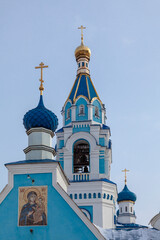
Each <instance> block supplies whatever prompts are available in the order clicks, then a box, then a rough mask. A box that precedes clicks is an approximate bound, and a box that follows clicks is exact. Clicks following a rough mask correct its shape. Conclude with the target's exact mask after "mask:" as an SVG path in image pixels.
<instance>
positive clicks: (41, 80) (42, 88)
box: [35, 62, 48, 95]
mask: <svg viewBox="0 0 160 240" xmlns="http://www.w3.org/2000/svg"><path fill="white" fill-rule="evenodd" d="M38 68H40V69H41V79H39V81H40V82H41V85H40V87H39V90H40V93H41V95H42V94H43V90H44V87H43V82H44V81H43V68H48V66H44V63H43V62H41V63H40V64H39V66H38V67H35V69H38Z"/></svg>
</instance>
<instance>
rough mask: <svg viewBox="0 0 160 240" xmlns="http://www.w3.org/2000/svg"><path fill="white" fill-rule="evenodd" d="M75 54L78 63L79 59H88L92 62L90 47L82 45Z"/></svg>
mask: <svg viewBox="0 0 160 240" xmlns="http://www.w3.org/2000/svg"><path fill="white" fill-rule="evenodd" d="M74 54H75V58H76V61H78V59H79V58H87V59H88V60H90V56H91V50H90V49H89V47H87V46H84V45H83V44H82V43H81V45H80V46H79V47H77V48H76V50H75V53H74Z"/></svg>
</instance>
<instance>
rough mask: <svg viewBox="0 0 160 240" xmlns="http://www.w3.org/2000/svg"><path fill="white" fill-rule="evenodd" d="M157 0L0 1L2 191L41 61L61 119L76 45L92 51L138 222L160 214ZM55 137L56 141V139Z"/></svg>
mask: <svg viewBox="0 0 160 240" xmlns="http://www.w3.org/2000/svg"><path fill="white" fill-rule="evenodd" d="M159 12H160V1H159V0H152V1H151V0H130V1H128V0H113V1H110V0H99V1H97V0H85V1H84V0H81V1H75V0H59V1H55V0H45V1H44V0H43V1H42V0H34V1H33V0H28V1H26V0H15V1H12V0H0V32H1V34H0V36H1V37H0V79H1V80H0V88H1V94H0V109H1V114H0V116H1V117H0V133H1V140H0V149H1V151H0V153H1V155H0V176H1V181H0V189H1V190H2V189H3V187H4V186H5V185H6V184H7V181H8V180H7V170H6V168H5V167H4V163H7V162H11V161H18V160H23V159H25V155H24V153H23V149H24V148H25V147H27V140H28V139H27V135H26V133H25V129H24V127H23V123H22V119H23V116H24V114H25V113H26V111H28V110H30V109H32V108H34V107H36V105H37V104H38V101H39V90H38V88H39V78H40V71H39V70H35V68H34V67H35V66H38V65H39V63H40V62H41V61H43V62H44V63H45V64H47V65H49V68H48V69H45V70H44V80H45V83H44V87H45V91H44V103H45V106H46V107H47V108H49V109H50V110H52V111H53V112H54V113H55V114H56V115H57V117H58V119H59V128H60V127H62V117H61V113H60V111H61V109H62V106H63V104H64V102H65V100H66V98H67V97H68V94H69V91H70V89H71V87H72V85H73V83H74V80H75V77H76V69H77V65H76V61H75V57H74V50H75V48H76V47H77V46H78V45H80V30H78V29H77V27H79V26H80V25H84V26H85V27H87V29H86V30H84V43H85V44H86V45H87V46H88V47H90V49H91V61H90V72H91V78H92V80H93V83H94V85H95V87H96V90H97V92H98V94H99V96H100V98H101V100H102V102H103V103H104V104H105V105H106V109H107V118H108V119H107V125H109V126H110V128H111V133H112V136H111V139H112V146H113V149H112V154H113V164H112V169H111V180H112V181H115V182H116V183H117V186H118V191H120V190H122V188H123V185H124V174H123V173H122V172H121V170H122V169H124V168H127V169H129V170H130V173H129V174H128V187H129V189H130V190H131V191H134V192H135V193H136V194H137V202H136V206H135V210H136V215H137V223H140V224H144V225H147V224H148V222H149V221H150V219H151V218H152V217H153V216H154V215H155V214H156V213H158V212H159V210H160V209H159V205H160V191H159V190H158V187H157V184H158V183H159V173H160V107H159V103H160V14H159ZM54 142H55V140H54Z"/></svg>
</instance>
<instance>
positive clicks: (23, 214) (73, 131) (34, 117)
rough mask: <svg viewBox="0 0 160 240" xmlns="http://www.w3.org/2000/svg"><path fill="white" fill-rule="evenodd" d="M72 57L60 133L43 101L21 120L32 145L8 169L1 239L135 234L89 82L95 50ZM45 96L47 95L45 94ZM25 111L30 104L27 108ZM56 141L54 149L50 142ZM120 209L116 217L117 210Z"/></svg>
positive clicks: (131, 199)
mask: <svg viewBox="0 0 160 240" xmlns="http://www.w3.org/2000/svg"><path fill="white" fill-rule="evenodd" d="M80 29H81V45H80V46H78V47H77V48H76V50H75V58H76V62H77V73H76V79H75V81H74V83H73V86H72V88H71V91H70V93H69V94H68V98H67V99H64V105H63V107H62V111H61V113H62V118H63V126H61V127H59V128H58V119H57V117H56V115H55V113H53V112H52V111H51V110H48V109H47V108H46V107H45V105H47V103H45V101H44V99H43V90H44V85H43V82H44V80H43V70H44V68H47V67H48V66H45V65H44V64H43V63H40V64H39V66H38V67H36V69H40V70H41V79H40V81H41V84H40V88H39V90H40V99H39V103H38V105H37V107H36V108H33V109H32V110H29V111H28V112H27V113H26V114H25V115H24V118H23V124H24V127H25V130H26V134H27V137H28V146H26V148H25V149H24V153H25V160H23V161H16V162H10V163H6V164H5V166H6V168H7V169H8V184H7V185H6V187H5V188H4V189H3V191H2V192H1V193H0V216H1V220H0V221H1V226H3V228H2V227H1V228H0V239H1V240H5V239H12V240H17V239H21V238H23V237H25V239H26V240H27V239H39V240H41V239H55V240H61V239H66V240H69V239H76V240H83V239H88V240H90V239H92V240H94V239H98V240H100V239H102V240H103V239H106V238H105V237H104V236H103V235H102V234H101V233H100V231H99V230H98V228H97V226H98V227H100V228H103V229H123V228H124V229H134V228H140V227H143V226H140V225H138V224H136V215H135V211H134V204H135V201H136V195H135V194H134V193H133V192H131V191H130V190H129V189H128V186H127V180H126V172H127V170H126V169H125V170H124V172H125V185H124V189H123V190H122V191H121V192H120V193H119V194H118V192H117V185H116V183H114V182H113V181H112V180H111V179H110V171H111V164H112V142H111V139H110V137H111V131H110V127H109V126H107V125H106V119H107V117H106V108H105V104H104V103H103V102H102V100H101V98H100V96H99V95H98V93H97V91H96V89H95V87H94V83H93V82H92V79H91V76H90V70H89V61H90V57H91V51H90V49H89V48H88V47H87V46H85V45H84V42H83V29H84V27H83V26H81V27H80ZM46 92H47V90H46ZM26 104H27V103H26ZM53 137H56V146H55V148H53V146H52V138H53ZM117 202H118V205H119V209H118V211H117V212H116V203H117Z"/></svg>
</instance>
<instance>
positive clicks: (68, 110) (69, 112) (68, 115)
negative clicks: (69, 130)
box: [67, 108, 71, 119]
mask: <svg viewBox="0 0 160 240" xmlns="http://www.w3.org/2000/svg"><path fill="white" fill-rule="evenodd" d="M70 117H71V111H70V108H69V109H67V119H68V118H70Z"/></svg>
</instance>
